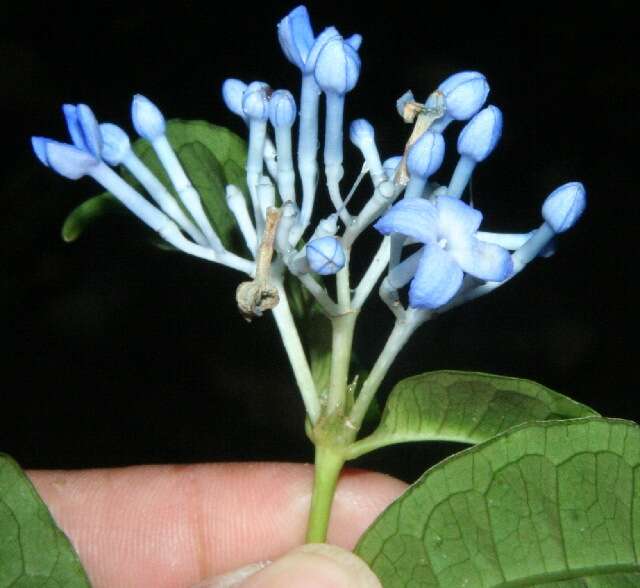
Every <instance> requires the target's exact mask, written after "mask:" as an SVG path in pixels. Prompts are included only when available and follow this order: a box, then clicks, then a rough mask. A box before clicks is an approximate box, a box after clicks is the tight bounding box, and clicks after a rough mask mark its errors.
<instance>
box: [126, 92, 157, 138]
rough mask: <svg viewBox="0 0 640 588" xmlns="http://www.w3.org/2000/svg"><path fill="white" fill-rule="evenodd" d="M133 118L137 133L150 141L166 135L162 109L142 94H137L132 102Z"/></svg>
mask: <svg viewBox="0 0 640 588" xmlns="http://www.w3.org/2000/svg"><path fill="white" fill-rule="evenodd" d="M131 120H132V121H133V126H134V128H135V129H136V133H138V135H140V136H141V137H143V138H145V139H147V140H148V141H153V140H155V139H157V138H158V137H160V136H162V135H164V132H165V129H166V123H165V119H164V116H163V114H162V113H161V112H160V109H159V108H158V107H157V106H156V105H155V104H154V103H153V102H151V100H149V99H148V98H146V97H145V96H143V95H142V94H136V95H135V96H134V97H133V102H132V103H131Z"/></svg>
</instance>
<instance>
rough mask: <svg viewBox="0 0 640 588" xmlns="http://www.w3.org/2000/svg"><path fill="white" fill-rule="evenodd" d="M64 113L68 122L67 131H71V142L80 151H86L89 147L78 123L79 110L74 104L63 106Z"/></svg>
mask: <svg viewBox="0 0 640 588" xmlns="http://www.w3.org/2000/svg"><path fill="white" fill-rule="evenodd" d="M62 112H63V113H64V118H65V120H66V121H67V129H68V130H69V136H70V137H71V141H72V142H73V144H74V145H75V146H76V147H77V148H78V149H86V148H87V146H86V145H85V143H84V136H83V134H82V129H81V128H80V123H79V122H78V113H77V108H76V107H75V106H74V105H73V104H63V105H62Z"/></svg>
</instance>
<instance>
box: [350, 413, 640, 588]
mask: <svg viewBox="0 0 640 588" xmlns="http://www.w3.org/2000/svg"><path fill="white" fill-rule="evenodd" d="M639 483H640V427H638V425H637V424H636V423H631V422H629V421H623V420H618V419H605V418H600V417H587V418H580V419H572V420H567V421H546V422H536V423H525V424H523V425H519V426H517V427H515V428H511V429H509V430H507V431H506V432H504V433H502V434H501V435H499V436H497V437H495V438H494V439H491V440H489V441H487V442H485V443H483V444H481V445H478V446H475V447H471V448H469V449H466V450H464V451H462V452H460V453H459V454H457V455H454V456H453V457H450V458H448V459H446V460H444V461H443V462H441V463H440V464H438V465H436V466H434V467H433V468H431V469H430V470H428V471H427V472H426V473H425V474H424V475H423V476H422V477H421V478H420V479H419V480H418V481H417V482H416V483H415V484H414V485H413V486H411V487H410V488H409V490H408V491H407V492H406V493H405V494H404V495H403V496H402V497H400V498H399V499H398V500H396V502H394V503H393V504H392V505H391V506H390V507H389V508H388V509H387V510H386V511H385V512H384V513H383V514H382V515H381V516H380V517H379V518H378V519H377V520H376V522H374V524H373V525H372V526H371V527H370V528H369V529H368V530H367V531H366V532H365V534H364V535H363V537H362V538H361V540H360V542H359V543H358V545H357V547H356V550H355V552H356V553H357V554H358V555H359V556H360V557H362V558H363V559H364V560H365V561H366V562H367V563H368V564H369V565H370V566H371V567H372V569H373V571H374V572H375V573H376V574H377V575H378V577H379V578H380V580H381V582H382V584H383V586H384V587H385V588H388V587H393V588H395V587H403V588H405V587H409V586H416V587H417V586H423V587H425V588H431V587H436V586H438V587H440V586H469V587H471V586H473V587H478V588H490V587H491V588H493V587H498V586H499V587H501V588H515V587H519V586H545V587H547V588H551V587H552V586H553V587H555V586H557V587H558V588H574V586H575V587H576V588H578V587H581V588H583V587H585V586H589V587H595V586H598V587H603V588H604V587H605V586H608V587H610V588H622V587H626V586H634V585H638V581H639V580H640V565H639V564H638V561H639V559H640V541H638V539H640V518H639V517H638V516H637V515H639V514H640V495H639V493H638V492H637V491H636V489H637V487H638V484H639Z"/></svg>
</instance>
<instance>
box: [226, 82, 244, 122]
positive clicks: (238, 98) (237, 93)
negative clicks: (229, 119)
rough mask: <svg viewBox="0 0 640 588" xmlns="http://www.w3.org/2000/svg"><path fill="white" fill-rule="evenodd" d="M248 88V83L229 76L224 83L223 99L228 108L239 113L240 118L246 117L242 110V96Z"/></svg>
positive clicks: (234, 112)
mask: <svg viewBox="0 0 640 588" xmlns="http://www.w3.org/2000/svg"><path fill="white" fill-rule="evenodd" d="M246 89H247V84H245V83H244V82H241V81H240V80H235V79H233V78H229V79H228V80H225V81H224V84H222V99H223V100H224V103H225V104H226V106H227V108H228V109H229V110H230V111H231V112H233V114H237V115H238V116H239V117H240V118H244V117H245V116H244V111H243V110H242V97H243V96H244V93H245V91H246Z"/></svg>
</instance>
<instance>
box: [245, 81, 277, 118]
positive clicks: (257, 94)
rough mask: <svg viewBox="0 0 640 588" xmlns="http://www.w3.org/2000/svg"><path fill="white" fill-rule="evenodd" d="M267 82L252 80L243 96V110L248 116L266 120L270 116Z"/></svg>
mask: <svg viewBox="0 0 640 588" xmlns="http://www.w3.org/2000/svg"><path fill="white" fill-rule="evenodd" d="M270 91H271V89H270V88H269V84H266V83H265V82H251V83H250V84H249V85H248V86H247V89H246V91H245V93H244V96H243V97H242V110H243V112H244V113H245V115H246V116H247V118H250V119H254V120H262V121H266V120H267V119H268V118H269V94H270Z"/></svg>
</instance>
